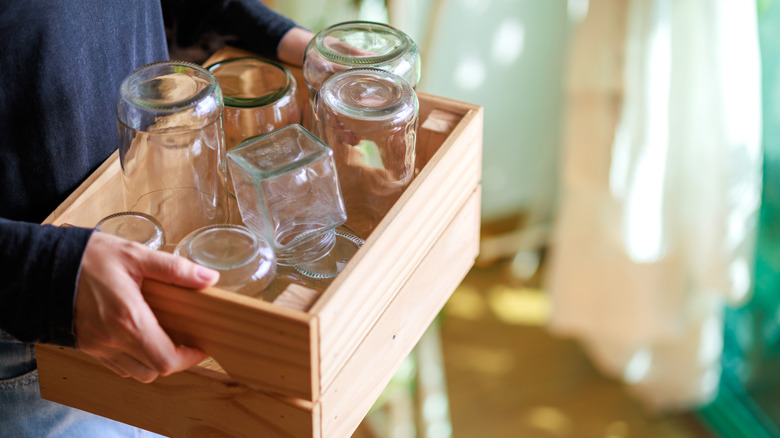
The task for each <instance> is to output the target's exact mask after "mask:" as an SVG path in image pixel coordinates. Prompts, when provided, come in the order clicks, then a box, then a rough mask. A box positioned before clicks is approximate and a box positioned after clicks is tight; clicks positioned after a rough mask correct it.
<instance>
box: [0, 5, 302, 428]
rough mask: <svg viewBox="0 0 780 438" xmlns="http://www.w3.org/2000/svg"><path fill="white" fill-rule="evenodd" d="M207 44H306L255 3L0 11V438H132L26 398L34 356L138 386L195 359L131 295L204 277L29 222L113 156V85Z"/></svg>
mask: <svg viewBox="0 0 780 438" xmlns="http://www.w3.org/2000/svg"><path fill="white" fill-rule="evenodd" d="M166 28H167V29H168V30H169V34H168V35H167V36H166ZM209 32H212V33H215V34H218V35H223V36H226V37H230V40H229V42H230V43H231V44H232V45H235V46H237V47H239V48H244V49H247V50H251V51H253V52H256V53H258V54H260V55H262V56H266V57H269V58H275V59H278V60H281V61H283V62H287V63H291V64H296V65H301V63H302V59H303V53H304V50H305V46H306V44H307V43H308V40H309V39H310V38H311V37H312V34H311V32H309V31H308V30H306V29H304V28H302V27H300V26H297V25H296V24H295V23H294V22H293V21H291V20H290V19H288V18H286V17H284V16H281V15H279V14H277V13H275V12H274V11H272V10H271V9H269V8H268V7H267V6H265V5H264V4H263V3H261V2H260V0H212V1H208V0H190V1H185V0H139V1H132V2H128V1H126V0H58V1H43V0H28V1H24V2H19V1H6V2H2V3H0V34H1V35H2V40H3V50H2V55H0V57H2V62H0V78H2V79H3V86H2V87H0V133H2V137H1V138H0V266H1V268H0V269H1V271H0V272H2V277H3V281H2V285H0V436H2V437H25V436H30V437H43V436H47V437H49V436H55V437H68V438H74V437H120V436H139V434H141V433H142V432H141V431H139V430H137V429H134V428H130V427H129V426H125V425H122V424H120V423H115V422H112V421H110V420H106V419H103V418H100V417H96V416H92V415H91V414H87V413H85V412H81V411H78V410H75V409H71V408H67V407H65V406H62V405H58V404H56V403H51V402H48V401H45V400H42V399H40V395H39V389H38V384H37V372H36V369H35V355H34V349H33V347H32V345H33V344H34V343H45V344H53V345H59V346H64V347H69V348H78V349H79V350H81V351H83V352H84V353H86V354H88V355H90V356H92V357H93V358H95V359H97V360H98V361H100V362H101V363H102V364H104V365H105V366H106V367H108V368H109V369H111V370H113V371H114V372H116V373H117V374H119V375H121V376H125V377H128V378H134V379H137V380H139V381H141V382H151V381H153V380H155V379H156V378H157V377H158V376H164V375H170V374H172V373H176V372H179V371H181V370H184V369H187V368H189V367H192V366H194V365H196V364H197V363H198V362H200V361H201V360H202V359H204V357H205V356H204V353H203V352H202V351H199V350H197V349H194V348H190V347H187V346H181V345H175V344H174V343H173V342H172V341H171V339H170V338H169V337H168V336H167V334H166V333H165V332H164V331H163V330H162V329H161V328H160V326H159V324H158V323H157V320H156V319H155V317H154V314H153V313H152V312H151V310H150V308H149V306H148V305H147V304H146V303H145V301H144V300H143V296H142V294H141V292H140V284H141V282H142V281H143V279H144V278H153V279H156V280H160V281H164V282H169V283H172V284H177V285H180V286H185V287H190V288H205V287H208V286H210V285H213V284H214V283H215V282H216V281H217V280H218V274H217V273H216V272H215V271H211V270H209V269H207V268H204V267H201V266H198V265H195V264H193V263H190V262H188V261H187V260H185V259H183V258H180V257H177V256H174V255H171V254H168V253H164V252H160V251H152V250H148V249H146V248H144V247H142V246H141V245H138V244H135V243H131V242H128V241H125V240H122V239H119V238H117V237H114V236H111V235H108V234H107V233H101V232H95V231H94V230H93V229H85V228H79V227H55V226H49V225H45V226H44V225H40V223H41V222H42V221H43V220H44V219H45V218H46V217H47V215H48V214H49V213H50V212H52V211H53V210H54V209H55V207H56V206H57V205H59V204H60V203H61V202H62V201H63V200H64V199H65V197H66V196H67V195H68V194H69V193H70V192H72V191H73V190H74V189H75V188H76V187H77V186H78V185H79V184H80V183H81V182H82V181H83V180H84V179H85V178H86V177H87V176H88V175H89V174H90V173H92V172H93V171H94V170H95V169H96V167H97V166H98V165H99V164H101V163H102V162H103V161H104V160H105V159H106V158H107V157H108V156H109V155H110V154H111V153H112V152H113V151H114V150H115V149H116V147H117V140H118V139H117V134H116V119H115V117H116V112H115V105H116V100H117V95H118V90H119V85H120V83H121V81H122V80H123V79H124V77H125V76H126V75H127V74H128V73H130V72H131V71H132V70H133V69H135V68H137V67H140V66H143V65H146V64H149V63H152V62H157V61H163V60H167V59H168V57H169V52H168V39H167V38H171V39H172V40H175V41H176V42H178V43H179V44H188V43H193V42H196V41H197V40H198V38H199V36H201V35H205V34H207V33H209Z"/></svg>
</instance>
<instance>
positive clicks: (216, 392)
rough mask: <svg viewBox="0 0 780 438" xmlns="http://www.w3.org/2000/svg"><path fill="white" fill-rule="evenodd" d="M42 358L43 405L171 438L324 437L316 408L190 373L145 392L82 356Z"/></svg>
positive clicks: (62, 352) (42, 352)
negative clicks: (70, 408)
mask: <svg viewBox="0 0 780 438" xmlns="http://www.w3.org/2000/svg"><path fill="white" fill-rule="evenodd" d="M36 355H37V360H38V364H39V367H40V386H41V395H42V397H43V398H45V399H47V400H51V401H54V402H57V403H62V404H66V405H69V406H73V407H76V408H78V409H82V410H85V411H88V412H91V413H94V414H97V415H101V416H104V417H107V418H112V419H115V420H117V421H120V422H124V423H127V424H132V425H134V426H136V427H140V428H143V429H147V430H151V431H153V432H156V433H159V434H163V435H165V436H171V437H202V436H220V437H235V438H255V437H258V436H263V437H278V438H308V437H315V436H319V431H318V430H317V429H315V424H316V422H315V421H314V418H315V417H317V418H319V412H317V411H316V409H313V406H312V405H311V404H306V403H300V402H296V401H294V400H285V399H280V398H277V397H274V396H272V395H269V394H267V393H264V392H261V391H258V390H255V389H252V388H250V387H247V386H245V385H241V384H238V383H236V382H233V381H230V380H227V379H226V378H219V376H216V377H215V376H214V375H205V374H203V373H200V372H193V371H185V372H182V373H178V374H175V375H172V376H168V377H161V378H159V379H157V380H156V381H154V382H153V383H150V384H143V383H140V382H138V381H136V380H133V379H126V378H122V377H119V376H117V375H116V374H114V373H112V372H111V371H109V370H108V369H106V368H105V367H104V366H102V365H101V364H100V363H98V362H97V361H95V360H93V359H91V358H90V357H88V356H86V355H84V354H82V353H80V352H77V351H73V350H66V349H61V348H57V347H51V346H38V347H37V348H36ZM317 427H318V426H317Z"/></svg>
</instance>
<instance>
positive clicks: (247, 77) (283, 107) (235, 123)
mask: <svg viewBox="0 0 780 438" xmlns="http://www.w3.org/2000/svg"><path fill="white" fill-rule="evenodd" d="M207 69H208V70H209V71H210V72H211V73H212V74H213V75H214V77H215V78H216V79H217V82H218V83H219V85H220V88H222V95H223V97H224V100H225V110H224V113H223V117H222V119H223V126H224V129H225V148H226V149H227V150H230V149H232V148H233V147H235V146H236V145H237V144H238V143H240V142H241V141H242V140H245V139H247V138H249V137H254V136H256V135H261V134H267V133H269V132H272V131H275V130H277V129H279V128H282V127H284V126H287V125H291V124H299V123H301V109H300V106H299V105H298V100H297V96H296V93H297V90H298V86H297V83H296V81H295V77H293V75H292V73H291V72H290V71H289V70H288V69H287V68H286V67H285V66H283V65H281V64H278V63H276V62H273V61H269V60H266V59H263V58H257V57H241V58H230V59H226V60H223V61H220V62H217V63H215V64H213V65H211V66H209V67H207ZM227 189H228V198H227V202H228V214H229V216H230V219H229V222H230V223H233V224H238V225H241V224H243V222H242V221H241V214H240V212H239V210H238V204H237V203H236V196H235V193H234V192H233V184H232V182H230V176H229V172H228V185H227Z"/></svg>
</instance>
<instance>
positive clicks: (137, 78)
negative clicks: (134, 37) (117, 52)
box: [120, 61, 222, 112]
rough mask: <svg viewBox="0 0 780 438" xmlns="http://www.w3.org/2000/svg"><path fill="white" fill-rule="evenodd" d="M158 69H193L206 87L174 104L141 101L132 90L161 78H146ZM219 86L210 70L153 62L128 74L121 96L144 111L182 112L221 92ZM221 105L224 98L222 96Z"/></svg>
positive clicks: (123, 81)
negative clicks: (204, 82) (216, 92)
mask: <svg viewBox="0 0 780 438" xmlns="http://www.w3.org/2000/svg"><path fill="white" fill-rule="evenodd" d="M157 67H169V68H170V69H171V73H179V72H180V71H178V70H181V69H192V70H194V71H195V72H196V74H197V76H198V77H199V78H200V79H204V80H206V83H207V84H206V86H205V87H204V88H203V89H202V90H199V91H198V92H197V93H195V94H194V95H191V96H189V97H187V98H184V99H181V100H177V101H173V102H166V103H164V104H161V103H157V102H154V101H151V100H147V99H141V98H137V97H134V96H133V95H132V93H131V91H132V90H134V89H135V88H136V87H137V86H138V85H139V84H141V83H142V82H144V81H146V80H151V79H154V78H155V77H159V76H160V75H156V76H149V77H146V76H144V75H145V74H147V73H149V72H152V71H154V70H155V69H156V68H157ZM218 85H219V84H218V83H217V80H216V78H215V77H214V75H212V74H211V72H209V71H208V70H206V69H205V68H203V67H201V66H199V65H197V64H194V63H191V62H185V61H159V62H153V63H151V64H146V65H143V66H141V67H138V68H136V69H135V70H133V71H132V72H130V74H128V75H127V76H126V77H125V78H124V79H123V80H122V83H121V85H120V95H121V96H122V98H123V100H125V101H126V102H127V103H129V104H132V105H134V106H137V107H140V108H144V109H152V110H156V111H166V112H168V111H180V110H182V109H187V108H192V107H195V106H197V105H198V104H199V103H200V102H201V101H203V100H204V99H206V98H207V97H209V96H211V95H212V94H214V92H215V91H218V90H219V86H218ZM219 93H220V94H221V90H219ZM219 100H220V103H222V102H221V100H222V98H221V96H220V99H219Z"/></svg>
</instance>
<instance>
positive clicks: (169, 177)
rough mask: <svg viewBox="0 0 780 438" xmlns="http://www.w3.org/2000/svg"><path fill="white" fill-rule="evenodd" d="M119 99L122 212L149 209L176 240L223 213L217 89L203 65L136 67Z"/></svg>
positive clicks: (223, 172) (224, 216) (172, 242)
mask: <svg viewBox="0 0 780 438" xmlns="http://www.w3.org/2000/svg"><path fill="white" fill-rule="evenodd" d="M119 95H120V97H119V102H118V104H117V125H118V131H119V139H120V144H119V159H120V162H121V165H122V187H123V195H124V205H125V210H128V211H138V212H141V213H146V214H149V215H151V216H153V217H154V218H156V219H157V220H158V221H159V222H160V223H161V224H162V227H163V229H165V233H166V238H167V240H168V243H169V244H170V245H172V246H175V244H176V243H178V242H179V240H181V239H182V238H183V237H184V236H185V235H187V234H188V233H190V232H191V231H193V230H195V229H198V228H201V227H203V226H206V225H210V224H215V223H222V222H225V221H226V219H227V209H226V202H225V196H226V187H225V186H226V182H227V181H226V178H227V177H226V175H227V173H226V165H225V143H224V136H223V132H222V108H223V103H222V93H221V91H220V88H219V85H218V84H217V80H216V79H215V78H214V76H213V75H212V74H211V73H209V71H208V70H206V69H204V68H202V67H200V66H197V65H194V64H190V63H185V62H173V61H167V62H158V63H154V64H149V65H146V66H143V67H140V68H138V69H136V70H134V71H133V72H131V73H130V74H129V75H128V76H127V77H126V78H125V79H124V81H122V85H121V88H120V92H119Z"/></svg>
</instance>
